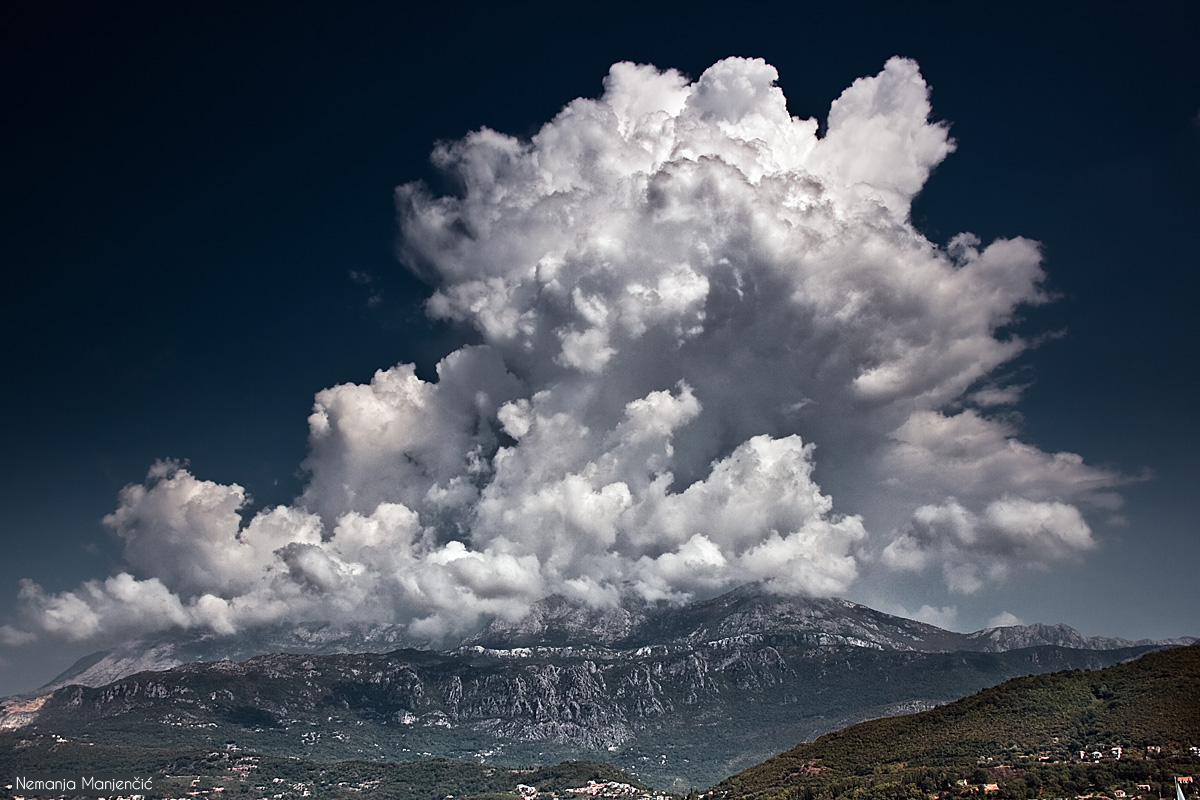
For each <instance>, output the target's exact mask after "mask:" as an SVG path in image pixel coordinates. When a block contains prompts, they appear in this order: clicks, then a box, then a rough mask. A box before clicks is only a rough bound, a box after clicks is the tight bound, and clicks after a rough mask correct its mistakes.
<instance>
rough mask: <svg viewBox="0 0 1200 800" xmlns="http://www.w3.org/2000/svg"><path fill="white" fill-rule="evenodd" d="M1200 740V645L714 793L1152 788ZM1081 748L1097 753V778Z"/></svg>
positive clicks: (900, 722)
mask: <svg viewBox="0 0 1200 800" xmlns="http://www.w3.org/2000/svg"><path fill="white" fill-rule="evenodd" d="M1198 744H1200V645H1193V646H1190V647H1184V648H1178V649H1173V650H1166V651H1160V652H1154V653H1150V654H1148V655H1145V656H1143V657H1141V658H1139V659H1137V660H1136V661H1132V662H1129V663H1125V664H1120V665H1116V666H1113V667H1109V668H1107V669H1102V670H1097V671H1081V670H1072V671H1068V672H1057V673H1053V674H1044V675H1037V676H1030V677H1024V678H1015V679H1013V680H1010V681H1007V682H1005V683H1003V684H1001V685H999V686H996V687H993V688H990V689H985V690H983V691H981V692H979V693H978V694H975V695H972V696H970V697H967V698H964V699H962V700H958V701H956V702H954V703H950V704H948V705H945V706H941V707H939V708H935V709H932V710H930V711H926V712H923V713H918V714H912V715H908V716H902V717H892V718H889V719H878V720H873V721H871V722H864V723H861V724H859V725H854V726H852V727H849V728H846V729H844V730H840V731H837V732H835V733H830V734H827V735H825V736H822V737H820V738H819V739H817V740H816V741H814V742H810V743H806V744H801V745H798V746H796V747H794V748H793V749H791V750H789V751H787V752H785V753H783V754H782V755H780V756H777V757H775V758H772V759H769V760H768V761H766V762H764V763H762V764H759V765H757V766H754V767H751V768H750V769H747V770H745V771H744V772H741V773H739V774H737V775H734V776H732V777H730V778H727V779H726V780H724V781H721V782H720V783H719V784H717V785H716V786H714V787H713V788H712V790H711V796H713V797H717V798H730V800H733V799H734V798H739V799H740V798H755V800H768V798H785V797H786V798H792V797H796V796H798V793H799V794H802V795H803V796H805V797H811V796H819V797H830V798H833V797H839V796H842V795H853V796H860V795H863V794H864V793H865V795H866V796H873V797H887V796H907V795H908V794H910V793H912V792H911V791H910V790H912V789H915V790H917V791H916V793H917V794H923V793H929V792H930V791H931V790H932V791H933V792H934V793H937V790H938V789H942V790H943V791H944V792H945V793H946V795H947V796H952V795H953V794H955V793H956V791H957V789H958V788H960V787H959V786H958V780H959V779H960V778H959V776H962V777H961V780H963V781H964V782H969V779H968V777H967V776H972V775H974V773H976V772H982V773H983V775H979V776H975V777H976V779H977V782H981V783H982V782H985V781H982V780H978V778H982V777H984V776H986V779H987V782H990V781H992V780H993V779H995V780H996V781H997V782H1002V781H1003V780H1005V779H1009V780H1015V779H1016V778H1018V777H1019V778H1021V779H1022V787H1023V788H1024V789H1028V788H1029V785H1030V780H1026V779H1031V778H1036V779H1037V781H1038V782H1039V783H1041V784H1045V783H1047V781H1048V780H1060V779H1062V780H1069V781H1076V782H1077V783H1078V782H1079V781H1080V780H1083V782H1084V784H1087V783H1088V782H1089V781H1091V785H1092V787H1093V788H1097V787H1098V788H1104V787H1103V786H1100V785H1099V784H1097V783H1096V782H1095V779H1099V780H1109V779H1111V780H1124V781H1125V782H1126V783H1133V782H1136V781H1143V782H1144V781H1149V780H1150V779H1151V777H1152V776H1154V775H1156V774H1157V772H1162V770H1158V771H1157V772H1156V770H1155V769H1154V764H1155V762H1157V760H1158V759H1159V758H1160V757H1161V756H1162V755H1163V754H1166V756H1168V757H1169V756H1170V755H1171V754H1172V752H1174V753H1177V754H1181V757H1182V759H1183V761H1182V762H1179V761H1172V760H1170V759H1169V758H1168V760H1166V761H1164V762H1163V763H1164V765H1169V766H1170V769H1174V768H1177V767H1178V766H1179V764H1180V763H1187V758H1188V754H1189V752H1190V750H1189V748H1191V747H1194V746H1196V745H1198ZM1113 747H1121V748H1122V754H1123V755H1124V762H1125V763H1124V764H1123V765H1121V769H1120V770H1113V769H1112V768H1113V765H1115V764H1116V763H1117V759H1114V758H1113V757H1112V755H1113V754H1112V752H1111V748H1113ZM1147 747H1155V748H1160V750H1161V752H1159V751H1155V753H1154V756H1155V758H1154V759H1153V760H1152V761H1149V762H1147V761H1145V759H1144V758H1142V759H1139V756H1144V754H1145V753H1146V752H1147V751H1146V748H1147ZM1080 751H1085V752H1087V753H1089V754H1090V753H1091V752H1093V751H1094V752H1096V753H1098V754H1100V757H1099V758H1098V759H1097V761H1095V762H1094V763H1092V765H1091V767H1092V769H1093V773H1094V774H1093V775H1091V776H1090V777H1089V776H1087V775H1084V774H1083V772H1082V770H1083V767H1082V766H1081V765H1080V759H1079V752H1080ZM1105 757H1107V760H1108V763H1104V762H1105V760H1106V759H1105ZM1088 761H1092V757H1091V756H1090V755H1089V757H1088ZM1195 764H1196V765H1197V766H1200V759H1195ZM1064 765H1074V766H1064ZM981 766H983V767H986V769H982V770H981V769H980V767H981ZM1105 769H1109V770H1110V771H1111V772H1112V774H1111V775H1106V774H1105V773H1104V770H1105ZM1170 769H1166V773H1164V774H1167V773H1169V772H1170ZM931 775H932V776H935V777H934V778H933V779H932V780H930V777H931ZM1064 775H1065V778H1064V777H1063V776H1064ZM1081 775H1082V776H1083V777H1082V778H1081ZM1135 779H1136V780H1135ZM1075 788H1077V789H1080V788H1083V787H1081V786H1078V785H1076V787H1075ZM1058 791H1065V788H1064V787H1059V789H1058ZM1172 791H1173V790H1172ZM1081 793H1082V792H1081Z"/></svg>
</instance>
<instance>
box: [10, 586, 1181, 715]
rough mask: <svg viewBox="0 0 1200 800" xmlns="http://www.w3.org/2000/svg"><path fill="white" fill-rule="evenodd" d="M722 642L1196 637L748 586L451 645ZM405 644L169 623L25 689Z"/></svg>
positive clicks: (575, 616) (397, 634) (568, 612)
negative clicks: (922, 615) (932, 618)
mask: <svg viewBox="0 0 1200 800" xmlns="http://www.w3.org/2000/svg"><path fill="white" fill-rule="evenodd" d="M725 640H728V641H730V642H740V643H746V644H748V643H758V644H776V645H778V644H787V645H803V646H812V647H831V646H849V647H865V648H869V649H875V650H890V651H898V652H924V653H949V652H959V651H962V652H989V653H1002V652H1006V651H1009V650H1016V649H1021V648H1027V647H1038V646H1041V645H1055V646H1059V647H1068V648H1073V649H1079V650H1115V649H1120V648H1129V647H1163V646H1167V647H1171V646H1179V645H1185V644H1190V643H1192V642H1194V641H1196V640H1195V639H1192V638H1187V637H1185V638H1180V639H1168V640H1161V641H1154V640H1150V639H1140V640H1137V641H1130V640H1126V639H1117V638H1109V637H1089V636H1084V635H1083V634H1081V633H1079V632H1078V631H1076V630H1075V629H1074V628H1071V627H1070V626H1067V625H1062V624H1059V625H1043V624H1034V625H1019V626H1011V627H1000V628H985V629H983V630H980V631H975V632H974V633H965V634H964V633H956V632H953V631H948V630H944V629H942V628H938V627H936V626H934V625H929V624H926V623H923V622H917V621H915V620H909V619H904V618H902V617H896V616H893V615H890V614H885V613H883V612H881V611H876V610H874V609H871V608H868V607H867V606H863V605H859V604H857V603H852V602H849V601H847V600H842V599H840V598H808V597H787V596H782V595H773V594H770V593H768V592H765V591H764V590H763V589H762V587H760V586H757V585H754V584H750V585H746V586H742V587H739V588H737V589H734V590H733V591H731V592H727V593H726V594H723V595H720V596H718V597H715V598H712V599H708V600H702V601H697V602H693V603H689V604H686V605H683V606H670V605H666V604H654V603H647V602H646V601H644V600H637V599H628V598H627V600H626V602H625V603H624V604H623V605H621V606H618V607H616V608H595V607H590V606H587V605H585V604H583V603H579V602H573V601H571V600H568V599H567V598H564V597H562V596H558V595H555V596H551V597H548V598H545V599H543V600H540V601H538V602H537V603H535V604H533V606H532V607H531V608H530V611H529V613H528V614H527V615H526V616H525V617H523V618H522V619H520V620H516V621H507V620H503V619H496V620H493V621H492V622H490V623H489V624H488V625H486V626H485V627H484V628H483V629H482V630H480V631H479V632H477V633H475V634H473V635H471V636H469V637H467V639H466V640H464V642H463V643H462V644H461V645H460V646H459V647H458V648H455V650H456V651H463V650H464V648H466V649H473V648H483V649H485V650H488V651H492V652H494V653H496V654H500V653H508V654H509V655H511V656H514V657H515V656H520V655H522V654H523V653H524V651H529V654H532V653H534V652H537V653H540V654H541V655H542V656H545V655H548V654H550V653H555V652H559V651H561V652H562V654H563V655H565V656H570V655H571V654H585V653H593V654H597V653H599V654H603V653H604V652H609V651H611V652H613V653H615V652H623V651H635V652H636V651H638V650H641V649H643V648H652V649H653V648H660V649H661V648H666V649H667V650H678V649H680V648H683V649H687V648H691V647H695V646H697V645H699V644H701V643H710V642H722V641H725ZM411 644H412V643H411V642H410V640H409V639H408V638H407V636H406V633H405V629H404V627H403V626H401V625H387V624H367V623H357V624H333V623H306V624H302V625H296V626H274V627H269V628H260V629H255V630H250V631H246V632H243V633H239V634H235V635H232V636H220V635H216V634H213V633H202V634H189V633H182V634H181V633H167V634H160V635H158V636H155V637H149V638H144V639H139V640H135V641H131V642H126V643H123V644H121V645H118V646H117V647H114V648H113V649H111V650H107V651H102V652H99V653H93V654H92V655H89V656H87V657H85V658H82V659H80V660H79V661H78V662H76V664H74V665H73V666H72V667H71V668H70V669H68V670H66V671H65V672H63V673H62V674H60V675H58V676H57V677H55V678H54V679H53V680H51V681H50V682H48V683H47V684H45V685H44V686H42V687H41V688H39V689H38V690H36V691H35V692H33V693H31V695H29V696H33V695H43V694H46V693H47V692H50V691H53V690H54V689H57V688H60V687H62V686H67V685H70V684H79V685H82V686H91V687H97V686H103V685H105V684H108V683H111V682H113V681H116V680H120V679H121V678H124V677H126V676H128V675H133V674H135V673H138V672H144V671H147V670H165V669H171V668H173V667H177V666H181V665H183V664H190V663H196V662H215V661H225V660H228V661H244V660H246V659H249V658H252V657H254V656H257V655H264V654H268V653H310V654H314V655H329V654H338V653H385V652H389V651H392V650H396V649H400V648H403V647H408V646H411ZM419 649H424V648H419Z"/></svg>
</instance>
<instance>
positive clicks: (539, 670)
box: [0, 586, 1194, 790]
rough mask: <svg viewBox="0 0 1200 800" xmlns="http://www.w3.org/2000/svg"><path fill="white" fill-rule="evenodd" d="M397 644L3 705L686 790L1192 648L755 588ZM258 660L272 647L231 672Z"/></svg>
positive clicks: (75, 719)
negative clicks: (949, 624) (1027, 688)
mask: <svg viewBox="0 0 1200 800" xmlns="http://www.w3.org/2000/svg"><path fill="white" fill-rule="evenodd" d="M400 636H401V632H400V630H399V629H398V628H388V627H378V626H374V627H373V626H360V627H346V626H341V627H334V626H322V625H309V626H299V627H296V628H291V629H273V630H270V631H266V632H259V633H258V634H257V635H249V634H247V635H243V636H240V637H215V636H208V637H193V638H191V639H186V638H180V637H175V638H172V637H159V638H158V639H156V640H149V641H146V640H143V641H141V642H137V643H130V644H128V645H124V646H122V647H121V648H117V649H115V650H113V651H109V652H106V653H103V654H97V655H96V656H94V657H91V658H90V659H87V660H84V661H81V662H80V663H79V664H77V665H76V668H75V669H74V670H73V671H70V672H68V673H66V674H64V676H60V677H59V678H58V679H56V681H54V682H52V683H51V684H49V685H48V686H47V687H46V689H45V690H44V691H42V692H39V693H37V696H36V697H26V698H22V699H19V700H10V701H8V702H7V703H6V704H5V709H4V712H5V716H4V717H3V721H2V722H0V725H4V726H8V727H19V728H20V729H21V730H29V731H32V732H43V733H48V732H54V733H55V734H56V735H63V736H69V737H72V738H75V737H78V738H81V739H85V740H90V741H106V740H113V739H114V738H119V739H120V740H121V741H124V742H127V743H131V744H137V743H143V744H147V745H153V744H154V743H158V744H163V743H168V742H169V743H172V744H176V745H180V744H184V743H187V742H195V741H201V742H208V743H212V744H214V745H227V744H234V745H235V746H238V747H244V748H250V749H254V750H256V751H261V752H265V753H275V754H282V755H295V756H301V757H306V758H315V759H326V760H331V759H349V758H357V759H363V758H366V759H377V760H389V759H391V760H407V759H416V758H422V757H430V756H441V757H450V758H462V759H467V760H487V761H489V762H494V763H501V764H510V765H514V764H529V763H540V764H546V763H553V762H554V761H558V760H564V759H580V758H590V759H599V760H605V761H608V762H611V763H614V764H616V765H617V766H619V767H620V768H622V769H625V770H627V771H628V772H630V773H632V774H634V775H636V776H638V777H639V778H641V779H642V780H645V781H646V782H647V783H649V784H651V785H655V786H659V787H663V788H671V789H674V790H687V789H689V788H692V787H700V786H707V785H710V784H712V783H714V782H716V781H717V780H720V779H721V778H724V777H726V776H728V775H730V774H732V773H735V772H737V771H738V770H740V769H743V768H746V767H748V766H750V765H752V764H755V763H757V762H759V761H761V760H763V759H764V758H767V757H769V756H771V755H773V754H775V753H779V752H781V751H783V750H785V749H787V748H789V747H791V746H793V745H794V744H795V743H796V742H798V741H807V740H811V739H814V738H816V737H818V736H820V735H821V734H824V733H827V732H829V731H832V730H836V729H838V728H841V727H844V726H846V725H849V724H851V723H854V722H858V721H861V720H865V719H873V718H877V717H885V716H893V715H897V714H904V713H910V712H914V711H921V710H925V709H929V708H933V707H934V706H936V705H939V704H943V703H946V702H949V701H952V700H955V699H957V698H960V697H963V696H965V695H968V694H970V693H972V692H975V691H977V690H979V689H981V688H983V687H986V686H991V685H995V684H997V683H999V682H1001V681H1004V680H1006V679H1008V678H1012V677H1015V676H1019V675H1028V674H1033V673H1042V672H1048V671H1053V670H1061V669H1074V668H1081V669H1098V668H1101V667H1105V666H1109V665H1113V664H1117V663H1120V662H1122V661H1126V660H1129V659H1132V658H1134V657H1136V656H1138V655H1140V654H1142V653H1145V652H1148V651H1150V650H1154V649H1160V648H1163V647H1171V646H1175V645H1180V644H1186V643H1188V642H1190V641H1194V640H1187V639H1181V640H1169V641H1163V642H1151V641H1146V640H1143V641H1140V642H1130V641H1125V640H1119V639H1101V638H1089V637H1084V636H1082V635H1080V634H1079V633H1078V632H1076V631H1074V630H1073V629H1071V628H1069V627H1067V626H1063V625H1058V626H1046V625H1033V626H1017V627H1006V628H991V629H986V630H983V631H978V632H975V633H969V634H961V633H954V632H951V631H946V630H943V629H940V628H937V627H935V626H932V625H927V624H924V623H920V622H915V621H912V620H907V619H902V618H899V617H894V616H891V615H888V614H884V613H882V612H879V611H875V610H873V609H870V608H867V607H865V606H861V605H857V604H854V603H850V602H847V601H844V600H839V599H813V598H796V597H784V596H779V595H774V594H771V593H769V592H767V591H765V590H764V589H763V588H762V587H760V586H746V587H742V588H740V589H737V590H734V591H733V592H730V593H727V594H725V595H722V596H720V597H717V598H713V599H710V600H705V601H700V602H696V603H692V604H688V605H684V606H677V607H672V606H668V605H665V604H651V603H645V602H630V603H627V604H625V605H623V606H621V607H619V608H615V609H595V608H591V607H588V606H585V605H582V604H579V603H573V602H571V601H568V600H566V599H564V598H561V597H552V598H548V599H546V600H543V601H541V602H539V603H538V604H537V605H536V606H535V607H534V608H533V609H532V610H531V612H530V614H529V615H527V616H526V617H525V618H523V619H521V620H519V621H516V622H508V621H503V620H496V621H493V622H492V623H490V624H489V625H488V626H486V627H485V628H484V629H483V630H481V631H479V632H478V633H476V634H475V635H473V636H471V637H470V638H469V639H468V640H466V641H465V642H463V643H462V644H461V645H460V646H458V647H455V648H453V649H450V650H441V651H433V650H418V649H411V648H410V649H405V648H394V647H393V645H395V644H398V643H400V642H401V641H402V639H401V638H400ZM256 649H257V650H258V651H259V652H261V651H262V650H264V649H266V650H269V651H273V652H271V653H270V654H265V655H256V656H254V657H251V658H248V660H243V661H240V662H235V661H234V660H233V659H242V658H246V656H247V655H249V654H252V652H253V651H254V650H256ZM372 649H387V650H388V652H382V653H381V652H366V651H369V650H372ZM289 651H290V652H289ZM215 659H229V660H215ZM185 660H186V661H189V662H191V663H179V662H183V661H185ZM168 667H169V669H165V670H164V668H168ZM146 669H154V670H157V671H153V672H146V671H144V670H146ZM64 684H69V685H64Z"/></svg>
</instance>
